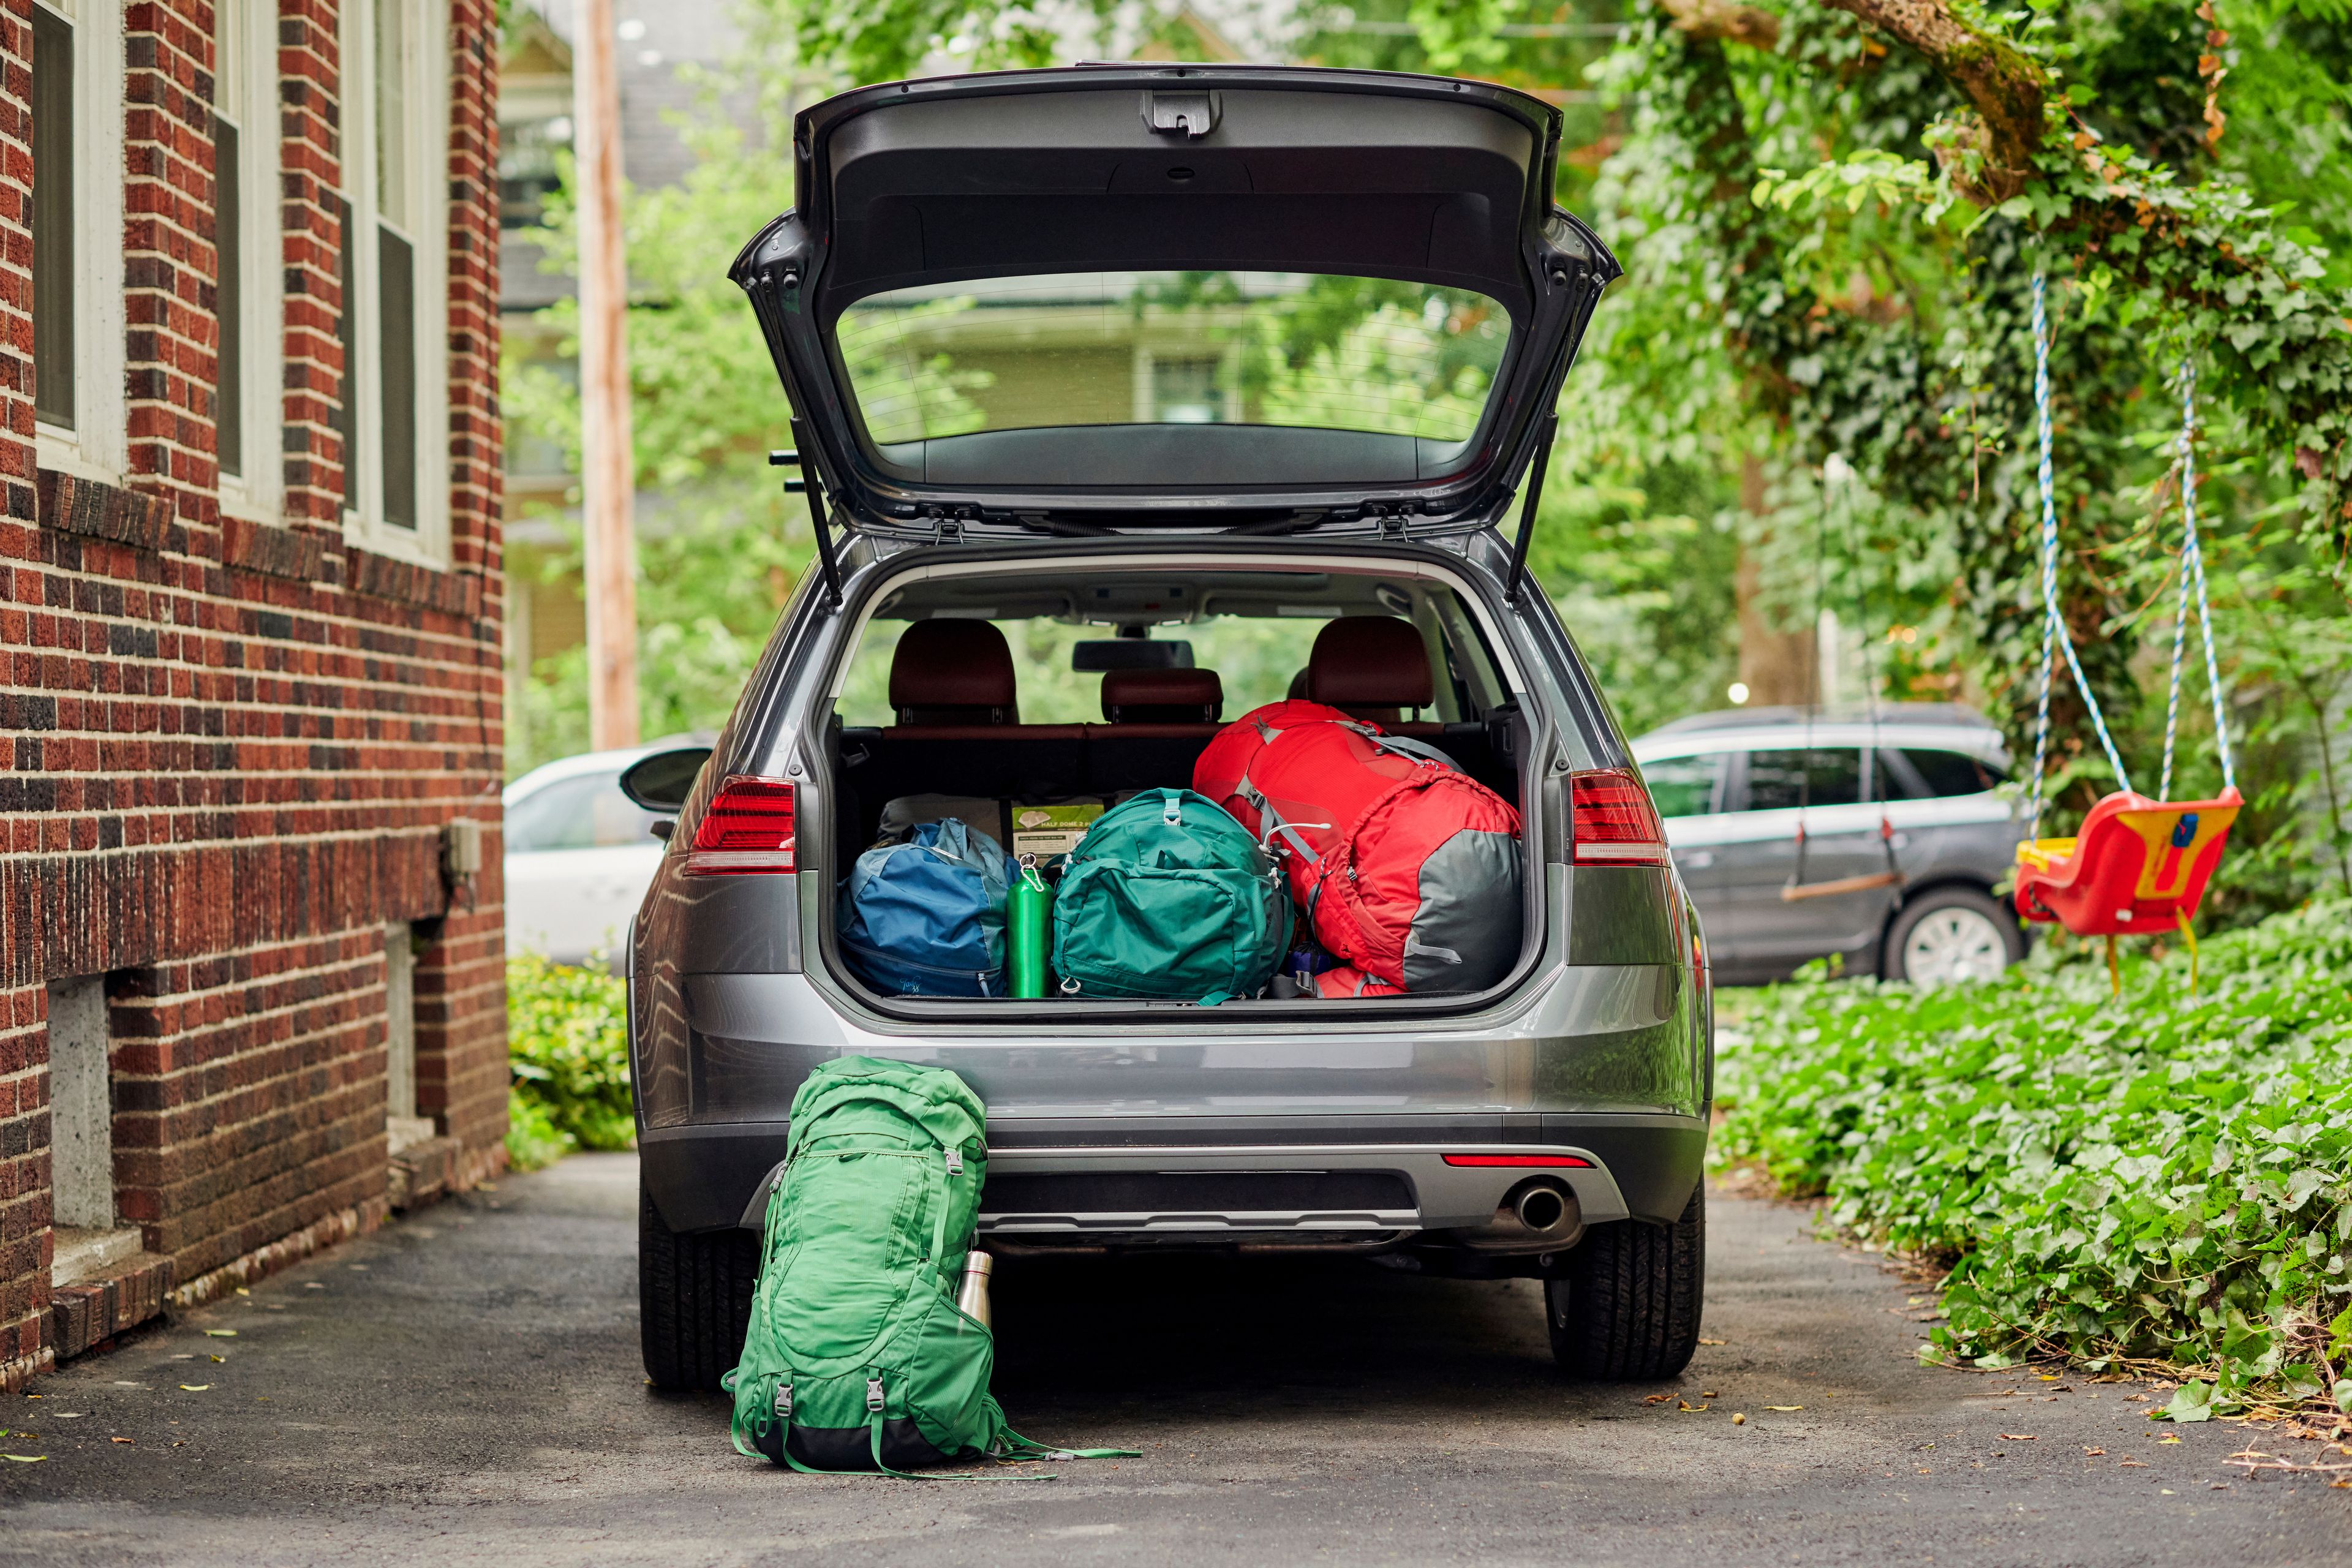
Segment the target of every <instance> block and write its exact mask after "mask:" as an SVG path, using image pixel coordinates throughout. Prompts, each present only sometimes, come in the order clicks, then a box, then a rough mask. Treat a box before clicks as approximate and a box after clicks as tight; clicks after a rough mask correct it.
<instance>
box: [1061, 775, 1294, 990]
mask: <svg viewBox="0 0 2352 1568" xmlns="http://www.w3.org/2000/svg"><path fill="white" fill-rule="evenodd" d="M1289 942H1290V900H1289V897H1288V895H1287V894H1286V892H1285V890H1284V888H1283V883H1282V874H1281V872H1280V871H1279V870H1278V869H1276V867H1275V865H1274V862H1273V859H1272V858H1270V857H1269V856H1268V855H1267V854H1266V853H1265V850H1264V849H1262V848H1260V847H1258V844H1257V841H1256V840H1255V838H1253V837H1251V836H1250V833H1249V831H1248V830H1247V829H1245V828H1244V827H1243V826H1242V825H1241V824H1240V823H1238V822H1236V821H1234V818H1233V817H1232V816H1230V815H1228V814H1227V813H1226V812H1224V811H1223V810H1222V809H1220V808H1219V807H1218V806H1217V805H1215V804H1214V803H1213V802H1211V801H1208V800H1205V799H1203V798H1202V797H1201V796H1200V795H1195V794H1193V793H1192V791H1191V790H1182V789H1148V790H1145V791H1143V792H1142V793H1141V794H1139V795H1134V796H1132V797H1131V798H1129V800H1127V801H1126V802H1124V803H1122V804H1121V805H1116V806H1114V807H1112V808H1111V809H1110V810H1109V811H1108V812H1105V813H1104V814H1103V816H1101V817H1100V818H1098V819H1097V821H1096V822H1095V824H1094V826H1092V827H1090V828H1088V829H1087V835H1086V837H1084V838H1082V839H1080V840H1079V841H1078V847H1076V849H1074V850H1072V851H1071V852H1070V858H1069V861H1068V864H1067V866H1066V868H1065V869H1064V870H1063V872H1062V880H1061V885H1060V886H1059V887H1058V888H1056V889H1055V893H1054V973H1055V974H1057V975H1059V976H1060V977H1061V986H1060V991H1061V994H1063V995H1065V996H1076V997H1093V996H1101V997H1119V998H1144V999H1150V1000H1160V1001H1181V1002H1198V1003H1201V1004H1202V1005H1215V1004H1216V1003H1219V1002H1223V1001H1228V1000H1231V999H1232V998H1234V997H1239V996H1255V995H1256V994H1258V993H1259V992H1260V991H1261V990H1263V989H1264V988H1265V984H1266V982H1267V980H1268V979H1269V978H1271V977H1272V975H1273V973H1274V971H1275V966H1276V963H1279V962H1280V960H1281V958H1282V954H1283V952H1285V950H1286V948H1287V947H1288V945H1289Z"/></svg>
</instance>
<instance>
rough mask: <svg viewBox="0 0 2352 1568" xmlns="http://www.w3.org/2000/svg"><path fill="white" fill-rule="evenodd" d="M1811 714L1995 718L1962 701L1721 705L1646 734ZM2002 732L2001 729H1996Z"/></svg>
mask: <svg viewBox="0 0 2352 1568" xmlns="http://www.w3.org/2000/svg"><path fill="white" fill-rule="evenodd" d="M1809 713H1810V714H1811V718H1812V721H1813V722H1814V723H1816V724H1821V723H1839V724H1868V723H1871V722H1874V721H1875V722H1878V723H1881V724H1935V725H1953V726H1956V727H1959V728H1966V729H1976V730H1992V729H1993V723H1992V721H1991V720H1990V719H1987V718H1986V717H1985V716H1984V715H1983V714H1981V713H1979V712H1978V711H1977V710H1975V709H1973V708H1969V707H1966V706H1964V705H1962V704H1960V703H1958V702H1882V703H1879V704H1877V705H1876V706H1875V707H1873V706H1871V705H1870V704H1868V703H1860V702H1843V703H1830V704H1827V705H1825V706H1822V707H1820V708H1813V709H1807V708H1805V707H1803V706H1801V705H1799V704H1795V703H1790V704H1786V705H1781V706H1776V707H1765V708H1718V709H1717V710H1715V711H1714V712H1711V713H1693V714H1690V715H1689V716H1688V717H1686V718H1682V719H1676V720H1675V721H1673V722H1672V723H1669V724H1661V725H1659V726H1658V727H1657V728H1656V729H1654V730H1652V731H1648V732H1647V733H1646V734H1644V735H1643V737H1642V739H1643V740H1645V741H1646V740H1649V739H1650V738H1651V737H1652V736H1656V735H1680V734H1683V733H1685V732H1687V731H1693V730H1755V729H1762V728H1765V727H1768V726H1770V725H1776V724H1799V725H1801V724H1802V723H1804V722H1805V720H1806V717H1807V715H1808V714H1809ZM1995 732H1996V733H1998V731H1995Z"/></svg>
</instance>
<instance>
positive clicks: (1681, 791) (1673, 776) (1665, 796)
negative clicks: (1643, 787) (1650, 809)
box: [1642, 752, 1730, 816]
mask: <svg viewBox="0 0 2352 1568" xmlns="http://www.w3.org/2000/svg"><path fill="white" fill-rule="evenodd" d="M1729 760H1730V758H1729V757H1728V756H1727V754H1726V753H1725V752H1708V753H1707V754H1706V755H1705V756H1698V757H1662V758H1660V759H1659V760H1658V761H1656V762H1654V763H1643V766H1642V777H1643V781H1644V782H1646V783H1647V784H1649V786H1650V799H1651V801H1652V802H1653V803H1654V804H1655V805H1656V806H1657V808H1658V815H1659V816H1704V815H1706V813H1708V812H1711V811H1717V810H1719V809H1721V808H1720V807H1719V806H1717V804H1716V801H1717V795H1718V792H1719V791H1720V790H1721V788H1722V785H1723V775H1724V773H1725V768H1724V764H1725V763H1727V762H1728V761H1729Z"/></svg>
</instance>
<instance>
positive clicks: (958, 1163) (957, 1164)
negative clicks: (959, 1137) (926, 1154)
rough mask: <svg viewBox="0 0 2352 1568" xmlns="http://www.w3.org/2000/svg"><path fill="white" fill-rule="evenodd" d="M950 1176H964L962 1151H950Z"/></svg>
mask: <svg viewBox="0 0 2352 1568" xmlns="http://www.w3.org/2000/svg"><path fill="white" fill-rule="evenodd" d="M948 1174H949V1175H950V1176H961V1175H962V1174H963V1151H962V1150H961V1149H950V1150H949V1151H948Z"/></svg>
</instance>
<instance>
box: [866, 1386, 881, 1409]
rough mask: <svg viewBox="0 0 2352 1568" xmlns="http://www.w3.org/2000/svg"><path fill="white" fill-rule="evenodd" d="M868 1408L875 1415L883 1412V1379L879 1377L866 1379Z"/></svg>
mask: <svg viewBox="0 0 2352 1568" xmlns="http://www.w3.org/2000/svg"><path fill="white" fill-rule="evenodd" d="M866 1410H867V1411H868V1412H869V1413H871V1414H873V1415H881V1414H882V1380H881V1379H880V1378H878V1377H869V1378H867V1379H866Z"/></svg>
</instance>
